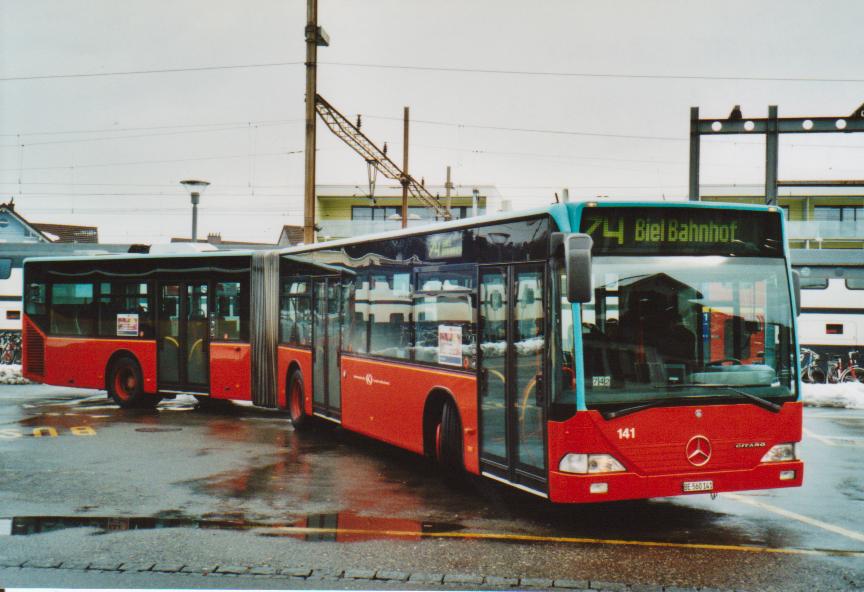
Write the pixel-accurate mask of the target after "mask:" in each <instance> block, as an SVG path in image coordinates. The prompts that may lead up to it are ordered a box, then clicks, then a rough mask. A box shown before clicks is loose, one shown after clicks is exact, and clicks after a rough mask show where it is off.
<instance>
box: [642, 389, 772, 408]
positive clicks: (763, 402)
mask: <svg viewBox="0 0 864 592" xmlns="http://www.w3.org/2000/svg"><path fill="white" fill-rule="evenodd" d="M658 388H672V389H680V388H712V389H723V390H726V391H729V392H730V393H735V394H736V395H738V396H739V397H744V398H745V399H749V400H751V401H753V403H754V404H755V405H756V406H757V407H761V408H762V409H767V410H768V411H770V412H772V413H780V409H781V407H780V405H778V404H777V403H774V402H772V401H769V400H768V399H763V398H762V397H758V396H756V395H754V394H753V393H748V392H747V391H742V390H740V389H737V388H735V387H732V386H729V385H728V384H696V383H694V384H669V385H666V386H664V387H658Z"/></svg>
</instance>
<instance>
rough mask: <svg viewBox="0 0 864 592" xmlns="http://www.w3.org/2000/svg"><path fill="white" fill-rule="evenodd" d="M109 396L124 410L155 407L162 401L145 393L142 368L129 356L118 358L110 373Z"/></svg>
mask: <svg viewBox="0 0 864 592" xmlns="http://www.w3.org/2000/svg"><path fill="white" fill-rule="evenodd" d="M108 396H110V397H111V399H112V400H113V401H114V402H115V403H117V404H118V405H119V406H120V407H122V408H123V409H135V408H139V409H140V408H142V407H143V408H148V407H155V406H156V405H157V404H159V401H160V400H161V398H160V397H157V396H155V395H148V394H147V393H145V392H144V377H143V375H142V373H141V366H139V365H138V362H137V361H136V360H135V359H134V358H131V357H129V356H123V357H122V358H118V359H117V360H116V361H115V362H114V363H113V364H112V365H111V369H110V371H109V373H108Z"/></svg>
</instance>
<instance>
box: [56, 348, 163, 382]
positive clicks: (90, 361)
mask: <svg viewBox="0 0 864 592" xmlns="http://www.w3.org/2000/svg"><path fill="white" fill-rule="evenodd" d="M119 350H127V351H129V352H131V353H132V354H133V355H134V356H135V357H136V358H137V359H138V363H139V364H140V365H141V373H142V375H143V377H144V392H145V393H155V392H156V342H155V341H150V340H143V339H142V340H138V339H136V340H122V339H88V338H78V337H50V336H49V337H47V338H46V340H45V380H44V382H45V383H46V384H56V385H60V386H74V387H76V388H93V389H100V390H104V389H105V371H106V370H107V365H108V360H109V359H110V358H111V356H112V355H113V354H114V352H116V351H119Z"/></svg>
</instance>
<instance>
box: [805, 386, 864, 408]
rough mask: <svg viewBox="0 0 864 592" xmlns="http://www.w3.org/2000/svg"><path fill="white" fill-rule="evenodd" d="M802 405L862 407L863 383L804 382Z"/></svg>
mask: <svg viewBox="0 0 864 592" xmlns="http://www.w3.org/2000/svg"><path fill="white" fill-rule="evenodd" d="M803 387H804V405H806V406H808V407H843V408H845V409H864V384H861V383H860V382H841V383H838V384H804V385H803Z"/></svg>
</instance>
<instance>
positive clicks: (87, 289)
mask: <svg viewBox="0 0 864 592" xmlns="http://www.w3.org/2000/svg"><path fill="white" fill-rule="evenodd" d="M93 304H94V301H93V284H89V283H88V284H53V285H52V286H51V313H50V315H51V333H54V334H57V335H81V336H89V335H93V330H94V328H95V322H94V316H95V315H94V306H93Z"/></svg>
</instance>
